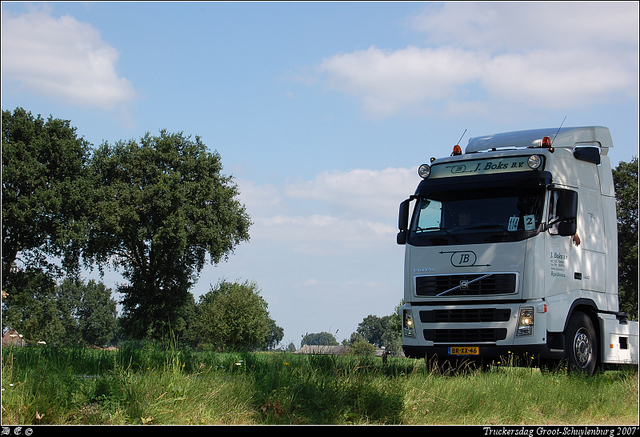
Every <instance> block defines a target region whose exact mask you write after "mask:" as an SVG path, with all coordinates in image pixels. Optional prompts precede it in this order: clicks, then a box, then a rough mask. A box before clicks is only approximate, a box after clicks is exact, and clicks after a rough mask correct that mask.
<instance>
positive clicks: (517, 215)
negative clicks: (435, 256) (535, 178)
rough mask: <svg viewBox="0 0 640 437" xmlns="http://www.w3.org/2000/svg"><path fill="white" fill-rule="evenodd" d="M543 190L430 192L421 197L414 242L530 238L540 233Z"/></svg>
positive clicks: (460, 241)
mask: <svg viewBox="0 0 640 437" xmlns="http://www.w3.org/2000/svg"><path fill="white" fill-rule="evenodd" d="M544 193H545V190H544V189H543V188H540V187H536V188H515V187H502V188H499V189H491V190H487V189H484V190H473V189H470V190H464V191H461V190H456V191H441V192H434V193H429V194H428V195H425V196H422V197H419V198H418V202H417V204H416V209H415V211H414V215H413V219H412V223H411V243H412V244H415V245H440V244H461V243H464V244H469V243H483V242H490V241H493V242H496V241H517V240H522V239H525V238H529V237H531V236H533V235H535V234H537V233H538V232H539V228H540V224H541V222H542V211H543V205H544Z"/></svg>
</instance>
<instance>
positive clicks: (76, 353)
mask: <svg viewBox="0 0 640 437" xmlns="http://www.w3.org/2000/svg"><path fill="white" fill-rule="evenodd" d="M2 423H3V424H4V425H12V424H13V425H27V424H56V425H75V424H77V425H81V424H82V425H86V424H96V425H121V424H138V425H140V424H143V425H225V424H228V425H240V424H241V425H265V424H278V425H283V424H297V425H304V424H306V425H316V424H336V425H345V424H360V425H362V424H411V425H452V424H465V425H558V424H567V425H633V424H637V423H638V374H637V368H633V369H626V370H613V371H606V372H603V373H598V374H596V375H595V376H594V377H591V378H585V377H583V376H580V375H575V374H568V373H567V372H566V371H563V370H557V371H554V372H541V371H540V370H539V369H537V368H527V367H524V368H521V367H511V366H502V367H491V368H490V369H489V370H477V369H473V368H468V367H459V368H456V369H453V370H451V369H449V370H447V371H443V370H438V369H435V370H434V369H432V368H428V367H427V366H426V365H425V363H424V361H421V360H413V359H406V358H389V359H388V360H387V362H383V361H382V359H381V358H378V357H358V356H328V355H296V354H291V353H283V352H256V353H216V352H196V351H191V350H183V349H178V348H174V347H170V346H169V347H167V346H164V347H162V346H158V345H149V344H147V345H129V346H124V347H123V348H121V349H119V350H113V351H109V350H96V349H80V348H76V349H74V348H55V347H42V348H38V347H25V348H4V349H3V350H2Z"/></svg>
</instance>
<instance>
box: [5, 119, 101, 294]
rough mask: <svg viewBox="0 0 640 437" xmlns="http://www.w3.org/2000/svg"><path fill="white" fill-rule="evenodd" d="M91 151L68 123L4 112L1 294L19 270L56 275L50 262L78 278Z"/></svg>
mask: <svg viewBox="0 0 640 437" xmlns="http://www.w3.org/2000/svg"><path fill="white" fill-rule="evenodd" d="M89 147H90V144H89V143H88V142H87V141H85V140H84V139H83V138H78V136H77V133H76V128H75V127H73V126H71V124H70V122H69V121H68V120H61V119H58V118H53V117H51V116H50V117H49V118H48V119H47V120H46V121H45V120H44V119H43V118H42V117H41V116H40V115H38V116H35V117H34V116H33V115H32V114H31V112H27V111H25V110H24V109H23V108H16V109H15V111H13V113H11V112H10V111H4V110H3V111H2V277H3V289H4V287H5V280H7V279H10V278H11V275H12V274H14V273H15V272H16V271H17V270H24V269H26V268H30V269H34V268H35V269H44V271H46V272H53V271H54V270H57V271H58V272H59V270H60V269H59V268H58V269H55V267H56V266H55V265H54V264H53V263H52V262H51V261H52V260H53V259H61V260H62V267H63V268H64V269H65V270H67V271H68V272H69V271H73V272H77V269H78V267H79V256H80V252H81V247H82V243H83V239H84V237H85V235H86V224H87V216H86V214H85V213H86V205H87V202H90V197H89V196H88V193H90V190H88V189H87V179H86V177H85V176H86V175H85V167H86V163H87V160H88V159H89V155H90V149H89ZM57 267H60V266H57Z"/></svg>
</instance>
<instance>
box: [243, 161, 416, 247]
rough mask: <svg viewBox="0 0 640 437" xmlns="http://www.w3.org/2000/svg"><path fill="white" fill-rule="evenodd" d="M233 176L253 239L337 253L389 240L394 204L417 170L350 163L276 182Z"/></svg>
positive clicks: (394, 217) (394, 218)
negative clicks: (261, 182)
mask: <svg viewBox="0 0 640 437" xmlns="http://www.w3.org/2000/svg"><path fill="white" fill-rule="evenodd" d="M236 182H237V183H238V186H239V189H240V193H241V194H240V200H241V201H242V202H243V203H244V204H245V205H247V210H248V213H249V215H250V216H251V219H252V221H253V222H254V225H253V226H252V228H251V240H252V241H256V240H257V241H264V240H268V241H270V242H271V243H273V244H276V245H278V244H283V245H284V244H286V245H288V247H290V248H291V250H293V251H296V252H298V253H305V254H337V253H347V252H348V251H349V250H352V249H354V248H360V250H365V249H366V250H378V249H377V248H380V247H384V246H385V245H386V244H393V243H394V241H395V234H396V233H397V229H396V224H397V213H398V205H399V204H400V202H401V201H402V200H404V199H405V198H407V196H408V195H410V194H412V193H413V191H414V190H415V187H416V184H417V182H418V176H417V173H416V171H415V169H404V168H387V169H384V170H368V169H355V170H351V171H346V172H324V173H320V174H318V175H317V176H316V177H315V178H314V179H313V180H310V181H287V182H284V183H282V184H279V185H271V184H264V185H256V184H254V183H252V182H250V181H245V180H241V179H239V180H237V181H236Z"/></svg>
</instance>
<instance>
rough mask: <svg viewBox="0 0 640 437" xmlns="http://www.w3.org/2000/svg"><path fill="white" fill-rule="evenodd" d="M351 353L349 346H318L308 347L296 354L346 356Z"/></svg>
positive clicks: (303, 347)
mask: <svg viewBox="0 0 640 437" xmlns="http://www.w3.org/2000/svg"><path fill="white" fill-rule="evenodd" d="M348 352H349V348H348V347H347V346H318V345H306V346H302V347H301V348H300V349H298V350H297V351H295V353H296V354H304V355H345V354H347V353H348Z"/></svg>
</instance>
